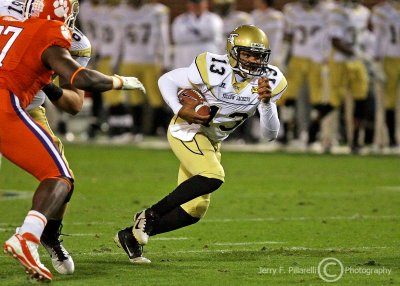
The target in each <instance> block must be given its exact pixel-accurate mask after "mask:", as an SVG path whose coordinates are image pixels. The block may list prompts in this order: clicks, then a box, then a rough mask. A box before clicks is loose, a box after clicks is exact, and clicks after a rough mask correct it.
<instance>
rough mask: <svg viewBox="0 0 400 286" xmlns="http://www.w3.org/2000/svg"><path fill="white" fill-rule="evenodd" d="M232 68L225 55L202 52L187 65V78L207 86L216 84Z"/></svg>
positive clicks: (194, 82)
mask: <svg viewBox="0 0 400 286" xmlns="http://www.w3.org/2000/svg"><path fill="white" fill-rule="evenodd" d="M231 73H232V69H231V67H230V65H229V63H228V59H227V57H226V56H225V55H217V54H212V53H208V52H206V53H202V54H200V55H198V56H197V57H196V59H195V60H194V61H193V63H192V65H191V66H190V67H189V80H190V82H192V84H205V85H207V87H209V88H210V87H213V86H218V85H219V84H220V83H221V82H222V81H223V80H224V79H225V78H226V77H227V76H229V75H231Z"/></svg>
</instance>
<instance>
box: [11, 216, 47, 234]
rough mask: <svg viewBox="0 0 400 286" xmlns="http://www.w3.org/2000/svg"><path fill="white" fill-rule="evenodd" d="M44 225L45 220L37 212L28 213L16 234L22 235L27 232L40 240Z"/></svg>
mask: <svg viewBox="0 0 400 286" xmlns="http://www.w3.org/2000/svg"><path fill="white" fill-rule="evenodd" d="M46 224H47V219H46V217H45V216H44V215H43V214H41V213H40V212H37V211H29V212H28V215H27V216H26V217H25V220H24V223H23V224H22V226H21V227H20V229H19V231H18V233H19V234H21V235H22V234H24V233H25V232H29V233H32V234H33V235H34V236H35V237H36V238H37V239H38V240H40V237H41V236H42V233H43V230H44V227H45V226H46Z"/></svg>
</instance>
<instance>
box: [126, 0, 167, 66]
mask: <svg viewBox="0 0 400 286" xmlns="http://www.w3.org/2000/svg"><path fill="white" fill-rule="evenodd" d="M119 31H120V32H122V33H123V35H122V40H123V50H122V57H121V61H123V62H130V63H143V64H157V65H162V66H163V67H164V68H168V67H170V65H171V64H170V55H171V53H170V38H169V9H168V7H167V6H165V5H163V4H159V3H150V4H145V5H143V6H142V7H140V8H139V9H134V8H132V7H130V6H128V5H125V6H124V9H123V10H122V22H121V25H120V30H119Z"/></svg>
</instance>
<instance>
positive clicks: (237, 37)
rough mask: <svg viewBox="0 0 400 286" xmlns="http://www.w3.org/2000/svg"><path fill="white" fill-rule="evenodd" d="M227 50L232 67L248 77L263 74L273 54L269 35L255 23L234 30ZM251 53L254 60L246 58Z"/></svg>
mask: <svg viewBox="0 0 400 286" xmlns="http://www.w3.org/2000/svg"><path fill="white" fill-rule="evenodd" d="M226 51H227V53H228V58H229V64H230V65H231V67H232V69H233V70H234V71H236V72H237V73H239V74H240V75H242V76H243V77H246V78H247V77H252V76H260V75H262V74H263V73H264V72H265V70H266V68H267V66H268V62H269V58H270V55H271V50H270V48H269V42H268V37H267V35H266V34H265V33H264V32H263V31H262V30H261V29H260V28H258V27H256V26H254V25H243V26H240V27H237V28H236V29H235V30H233V31H232V32H231V33H230V34H229V36H228V40H227V45H226ZM243 55H245V56H243ZM249 55H251V57H252V58H253V60H251V61H250V60H246V57H249Z"/></svg>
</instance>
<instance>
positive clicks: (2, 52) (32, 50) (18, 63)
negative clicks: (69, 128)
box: [0, 16, 71, 108]
mask: <svg viewBox="0 0 400 286" xmlns="http://www.w3.org/2000/svg"><path fill="white" fill-rule="evenodd" d="M54 45H55V46H60V47H62V48H66V49H69V48H70V46H71V33H70V31H69V30H68V28H67V27H66V26H65V25H64V24H63V23H62V22H59V21H53V20H45V19H39V18H29V19H27V20H25V21H20V20H17V19H15V18H13V17H10V16H4V17H0V89H7V90H10V91H12V92H13V93H14V94H15V95H16V96H17V97H18V99H19V101H20V105H21V107H22V108H25V107H26V106H28V105H29V103H30V102H31V101H32V98H33V97H34V95H35V94H36V93H37V92H38V91H39V90H40V89H42V88H43V87H44V86H45V85H47V84H49V83H50V81H51V78H52V75H53V73H54V72H53V71H52V70H50V69H49V68H48V67H46V66H45V65H44V63H43V62H42V59H41V57H42V53H43V52H44V51H45V50H46V49H47V48H49V47H50V46H54Z"/></svg>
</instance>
